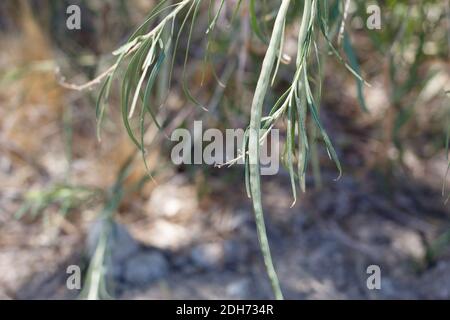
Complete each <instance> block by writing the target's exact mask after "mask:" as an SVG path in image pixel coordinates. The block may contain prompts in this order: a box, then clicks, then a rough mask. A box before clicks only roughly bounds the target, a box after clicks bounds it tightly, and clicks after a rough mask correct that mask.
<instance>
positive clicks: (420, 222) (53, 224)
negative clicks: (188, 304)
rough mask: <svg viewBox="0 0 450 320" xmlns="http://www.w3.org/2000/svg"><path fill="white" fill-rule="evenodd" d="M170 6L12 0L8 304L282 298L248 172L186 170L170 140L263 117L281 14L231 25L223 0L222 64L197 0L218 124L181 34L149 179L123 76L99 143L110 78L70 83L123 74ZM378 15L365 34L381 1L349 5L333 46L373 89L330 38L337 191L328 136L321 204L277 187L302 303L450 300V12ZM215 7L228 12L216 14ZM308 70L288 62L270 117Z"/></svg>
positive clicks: (267, 197) (4, 92)
mask: <svg viewBox="0 0 450 320" xmlns="http://www.w3.org/2000/svg"><path fill="white" fill-rule="evenodd" d="M157 2H158V1H149V0H129V1H125V0H102V1H100V0H89V1H82V0H79V1H75V0H71V1H66V0H63V1H56V0H55V1H52V0H20V1H12V0H3V1H1V2H0V47H1V50H0V106H1V107H0V298H1V299H37V298H41V299H73V298H76V297H80V296H81V297H89V298H110V297H114V298H120V299H195V298H197V299H217V298H221V299H265V298H271V297H272V293H271V289H270V284H269V282H268V279H267V276H266V274H265V269H264V264H263V261H262V258H261V254H260V251H259V245H258V240H257V235H256V228H255V225H254V218H253V212H252V208H251V201H250V200H249V199H248V198H247V196H246V192H245V185H244V169H243V166H233V167H231V168H215V167H213V166H206V165H203V166H201V165H192V166H188V165H183V166H175V165H173V164H172V162H171V160H170V152H171V146H172V143H171V142H170V141H169V140H168V139H167V138H166V136H165V135H170V133H171V131H173V129H175V128H177V127H185V128H191V126H192V124H193V121H194V120H203V124H204V126H208V127H211V128H219V129H222V130H224V129H225V128H245V127H246V126H247V125H248V121H249V114H250V104H251V99H252V97H253V92H254V88H255V85H256V81H257V77H258V75H259V70H260V66H261V62H262V59H263V57H264V53H265V50H266V49H267V46H266V44H265V42H264V39H267V38H268V37H269V36H270V31H271V24H272V23H273V20H274V16H275V14H276V12H277V10H276V9H277V6H278V5H279V2H278V1H269V0H267V1H261V3H260V4H261V5H258V6H257V7H256V8H253V9H252V8H250V7H251V5H250V4H251V1H242V3H241V4H240V9H239V11H238V13H237V14H238V16H237V18H235V19H232V16H233V12H234V8H235V7H236V5H237V1H234V0H230V1H225V3H226V4H225V5H224V9H223V11H222V12H221V14H220V16H219V19H218V22H217V26H216V29H215V31H214V33H213V34H212V35H211V36H210V39H209V51H210V53H209V55H210V57H209V58H208V59H209V63H205V59H204V56H205V46H206V43H207V39H206V38H207V36H206V35H205V30H206V29H207V27H208V1H205V4H202V6H201V9H200V10H201V11H200V14H199V17H198V20H197V21H196V23H195V26H194V27H193V36H192V40H191V46H190V49H189V51H188V64H187V67H186V73H187V75H188V78H189V80H188V82H187V83H188V85H189V89H190V91H191V93H192V94H193V95H194V96H195V97H196V99H198V100H199V101H201V102H202V103H203V104H204V105H206V106H207V107H208V109H209V112H205V111H204V110H203V109H201V108H199V107H198V106H195V105H194V104H192V103H191V102H190V101H189V99H187V98H186V96H185V92H184V91H185V90H184V88H183V85H182V83H181V81H180V79H181V78H182V74H183V64H184V58H185V54H186V48H187V36H186V37H181V38H180V39H181V40H180V44H179V47H178V50H177V52H176V53H175V58H174V61H175V64H174V71H173V72H174V76H173V79H172V81H171V85H170V90H169V91H168V88H166V87H164V86H165V82H164V81H159V82H158V84H157V87H158V88H157V90H155V94H154V97H152V99H153V101H155V104H157V105H159V106H160V107H159V108H158V109H157V110H158V119H160V123H162V126H163V128H162V131H163V132H161V131H159V130H158V129H157V128H156V126H155V125H154V124H149V126H148V130H147V132H146V134H145V141H146V146H147V154H146V159H147V163H148V167H149V170H150V172H151V176H152V177H151V178H150V177H149V175H148V174H147V172H146V168H145V165H144V163H143V161H142V158H141V156H140V155H139V151H138V150H137V149H136V147H135V145H134V144H133V143H132V142H131V141H130V139H129V137H128V135H127V133H126V130H125V129H124V127H123V124H122V120H121V114H120V83H119V82H117V83H114V85H113V89H112V92H111V97H110V99H109V104H108V109H107V114H106V116H105V119H104V121H103V129H102V133H101V138H102V139H101V142H99V141H98V140H97V137H96V111H95V106H96V98H97V95H98V93H99V90H100V86H96V87H93V88H91V90H86V91H77V90H69V89H67V88H66V87H65V86H63V85H62V84H61V83H63V82H66V83H75V84H83V83H86V82H87V81H89V80H90V79H93V78H94V77H95V76H96V75H98V74H100V73H101V72H102V71H104V70H106V69H107V68H108V67H109V66H110V65H112V64H113V63H114V60H113V58H112V55H111V52H112V51H114V50H115V49H117V48H118V47H120V45H122V44H123V43H125V42H126V40H127V39H128V37H129V36H130V34H131V33H132V32H133V31H134V30H135V29H136V28H137V27H138V26H139V25H140V24H141V23H142V22H143V21H144V20H145V18H146V16H147V14H148V13H149V12H150V11H151V9H152V8H153V7H154V6H155V5H156V4H157ZM258 3H259V2H258ZM330 3H331V4H330V6H331V7H332V8H334V9H335V11H332V12H337V13H342V11H343V10H344V6H343V5H342V3H341V2H340V1H330ZM336 3H337V4H336ZM72 4H77V5H79V6H80V8H81V30H68V29H67V27H66V20H67V18H68V15H67V14H66V9H67V7H68V6H69V5H72ZM378 4H379V6H380V7H381V16H382V28H381V30H368V29H367V28H366V20H367V17H368V14H367V12H366V9H367V3H366V2H365V1H351V5H350V7H349V12H348V17H347V19H346V21H345V41H344V42H343V44H341V45H340V46H339V47H338V48H339V50H340V51H341V52H342V55H343V57H344V58H345V59H346V61H349V63H350V64H351V65H352V67H354V68H355V69H356V70H357V71H360V72H361V73H362V75H363V76H364V78H365V79H366V80H367V81H368V82H369V83H370V84H371V87H362V86H361V85H360V83H358V82H357V81H355V78H354V77H353V76H352V75H351V73H350V72H348V70H346V68H345V67H344V66H342V64H341V63H340V62H339V61H338V60H337V59H336V58H335V57H334V56H332V55H329V54H328V53H327V50H326V49H324V48H326V44H324V43H323V41H322V42H320V41H318V46H319V51H321V52H322V53H324V54H321V59H322V66H323V68H322V69H317V70H316V69H314V68H313V72H314V73H315V74H317V77H318V78H319V79H323V86H322V100H321V103H320V116H321V120H322V123H323V125H324V127H325V128H326V130H327V132H328V134H329V135H330V137H331V139H332V141H333V143H334V145H335V148H336V150H337V153H338V156H339V158H340V161H341V164H342V166H343V173H344V174H343V177H342V178H341V179H340V180H338V181H335V178H336V176H337V175H338V173H337V171H336V169H335V167H334V164H333V163H332V162H331V161H330V160H329V158H328V155H327V152H326V149H325V148H324V146H323V145H322V143H321V141H320V140H319V139H314V138H313V141H312V145H313V154H312V156H311V157H312V159H311V163H310V166H309V170H308V174H307V192H306V193H304V194H301V195H300V197H299V200H298V201H297V204H296V205H295V206H294V207H293V208H290V205H291V203H292V200H293V199H292V194H291V191H290V190H291V186H290V181H289V175H288V173H287V171H286V170H285V169H284V168H282V169H281V171H280V173H279V174H278V175H276V176H270V177H269V176H266V177H263V179H262V186H263V202H264V206H265V214H266V219H267V228H268V236H269V239H270V242H271V248H272V252H273V256H274V263H275V266H276V268H277V270H278V273H279V277H280V281H281V286H282V288H283V290H284V293H285V296H286V298H289V299H380V298H387V299H392V298H400V299H411V298H419V299H430V298H438V299H449V298H450V210H449V205H448V204H447V203H446V199H447V197H448V193H447V191H446V190H448V188H447V189H446V187H448V185H449V183H450V181H449V179H447V177H446V171H447V168H448V148H447V144H448V138H447V139H446V137H448V134H447V131H448V126H449V125H450V121H449V120H450V109H449V97H448V92H449V90H450V85H449V83H450V81H449V80H450V72H449V71H450V64H449V57H450V32H449V29H450V23H449V21H450V20H449V14H450V10H449V1H448V0H445V1H409V2H403V1H378ZM219 5H220V1H213V5H212V9H213V10H214V12H217V10H218V7H219ZM292 6H293V10H292V16H290V17H289V20H288V28H287V30H286V39H285V46H284V47H285V55H286V57H292V59H291V61H295V54H296V50H297V48H296V40H297V38H296V37H297V34H298V24H299V23H298V22H299V21H300V18H301V17H299V15H301V7H302V1H293V5H292ZM252 11H254V12H252ZM253 14H256V16H257V17H258V20H257V21H256V22H255V21H254V20H253V19H252V17H253V16H254V15H253ZM341 16H342V14H337V15H336V17H335V18H334V19H335V20H336V24H335V25H336V26H337V27H339V26H340V24H341V22H340V19H341V18H340V17H341ZM180 20H182V19H177V21H176V24H175V28H179V25H180V24H181V22H182V21H180ZM187 32H188V31H186V30H185V31H184V33H183V34H186V33H187ZM322 40H323V39H322ZM294 71H295V66H293V62H291V63H289V59H286V61H284V63H283V65H282V66H281V68H280V71H279V81H277V82H276V83H275V85H274V86H273V87H272V89H271V90H270V92H269V93H268V96H267V100H266V106H265V112H266V113H267V112H268V111H269V110H270V105H271V103H272V104H273V103H274V102H275V101H276V99H277V97H279V96H280V95H281V94H282V93H283V91H284V90H285V89H286V88H287V87H288V86H289V81H290V80H291V79H292V74H293V72H294ZM123 73H124V70H119V71H118V76H119V78H120V76H121V75H122V74H123ZM166 92H168V94H166ZM365 109H367V111H365ZM280 129H281V130H282V133H283V132H285V127H283V124H282V123H281V124H280ZM309 129H310V132H311V134H312V137H315V135H314V132H315V131H314V129H313V127H311V128H309ZM283 130H284V131H283ZM282 136H283V134H282ZM316 140H317V141H316ZM443 186H444V188H443ZM105 226H106V227H105ZM69 265H77V266H79V267H80V268H81V270H82V275H83V280H82V290H69V289H68V288H67V286H66V280H67V278H68V276H69V275H68V274H67V272H66V270H67V267H68V266H69ZM369 265H378V266H380V268H381V275H382V278H381V279H382V281H381V283H382V287H381V290H368V288H367V286H366V279H367V277H368V274H367V273H366V269H367V267H368V266H369Z"/></svg>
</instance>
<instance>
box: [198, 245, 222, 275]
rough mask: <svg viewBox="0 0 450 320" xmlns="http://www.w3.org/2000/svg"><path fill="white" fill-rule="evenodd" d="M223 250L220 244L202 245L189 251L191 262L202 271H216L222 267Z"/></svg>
mask: <svg viewBox="0 0 450 320" xmlns="http://www.w3.org/2000/svg"><path fill="white" fill-rule="evenodd" d="M224 258H225V248H224V245H223V243H221V242H211V243H202V244H199V245H196V246H195V247H194V248H193V249H192V250H191V259H192V262H193V263H194V264H195V265H196V266H197V267H200V268H203V269H216V268H219V267H221V266H222V265H223V262H224Z"/></svg>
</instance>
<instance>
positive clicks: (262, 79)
mask: <svg viewBox="0 0 450 320" xmlns="http://www.w3.org/2000/svg"><path fill="white" fill-rule="evenodd" d="M289 3H290V0H283V2H282V3H281V6H280V10H279V11H278V14H277V17H276V19H275V25H274V28H273V33H272V36H271V39H270V43H269V47H268V49H267V51H266V55H265V57H264V61H263V64H262V69H261V73H260V75H259V79H258V82H257V85H256V89H255V95H254V97H253V102H252V108H251V118H250V132H249V146H248V149H249V159H248V160H249V163H250V165H249V169H250V191H251V196H252V198H253V210H254V212H255V220H256V226H257V232H258V239H259V242H260V246H261V251H262V254H263V258H264V264H265V266H266V270H267V274H268V276H269V280H270V283H271V285H272V289H273V292H274V294H275V298H276V299H278V300H281V299H283V294H282V292H281V288H280V284H279V281H278V276H277V274H276V272H275V267H274V265H273V262H272V256H271V253H270V247H269V241H268V239H267V233H266V226H265V223H264V215H263V208H262V202H261V179H260V163H259V154H260V150H259V149H260V145H259V140H260V139H259V138H260V126H261V114H262V107H263V103H264V99H265V95H266V92H267V89H268V87H269V83H270V76H271V74H272V70H273V67H274V64H275V62H276V59H277V51H278V48H279V45H280V42H281V38H282V36H283V29H284V21H285V19H286V14H287V11H288V8H289Z"/></svg>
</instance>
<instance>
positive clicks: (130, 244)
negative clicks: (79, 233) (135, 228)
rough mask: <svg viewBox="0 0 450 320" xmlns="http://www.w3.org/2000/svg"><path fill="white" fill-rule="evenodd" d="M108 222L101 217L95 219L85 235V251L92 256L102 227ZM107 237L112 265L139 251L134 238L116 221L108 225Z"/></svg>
mask: <svg viewBox="0 0 450 320" xmlns="http://www.w3.org/2000/svg"><path fill="white" fill-rule="evenodd" d="M108 224H109V222H107V221H106V220H103V219H99V220H97V221H95V222H94V223H93V224H92V226H91V228H90V230H89V232H88V236H87V251H88V255H89V257H92V256H93V254H94V252H95V249H96V248H97V243H98V240H99V237H100V235H101V233H102V230H103V228H106V227H108ZM109 226H110V228H111V229H110V232H109V238H108V248H107V250H108V252H109V253H110V257H111V259H110V260H111V263H112V265H118V264H122V263H123V262H124V261H125V260H126V259H127V258H128V257H130V256H131V255H133V254H134V253H136V252H137V251H139V248H140V246H139V244H138V242H137V241H136V240H134V239H133V238H132V237H131V235H130V234H129V232H128V231H127V229H126V228H125V227H124V226H123V225H120V224H118V223H115V222H112V223H111V224H110V225H109Z"/></svg>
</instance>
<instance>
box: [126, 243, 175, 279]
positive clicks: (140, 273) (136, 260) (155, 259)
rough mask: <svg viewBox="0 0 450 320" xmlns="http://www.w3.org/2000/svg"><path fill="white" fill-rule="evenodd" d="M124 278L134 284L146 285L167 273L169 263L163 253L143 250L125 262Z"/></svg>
mask: <svg viewBox="0 0 450 320" xmlns="http://www.w3.org/2000/svg"><path fill="white" fill-rule="evenodd" d="M124 269H125V270H124V274H123V276H124V280H125V282H127V283H130V284H132V285H145V284H149V283H151V282H153V281H156V280H159V279H161V278H163V277H164V276H166V275H167V273H168V270H169V264H168V262H167V260H166V258H165V257H164V255H163V254H162V253H159V252H157V251H142V252H140V253H138V254H136V255H134V256H132V257H131V258H130V259H129V260H128V261H127V262H126V264H125V268H124Z"/></svg>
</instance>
